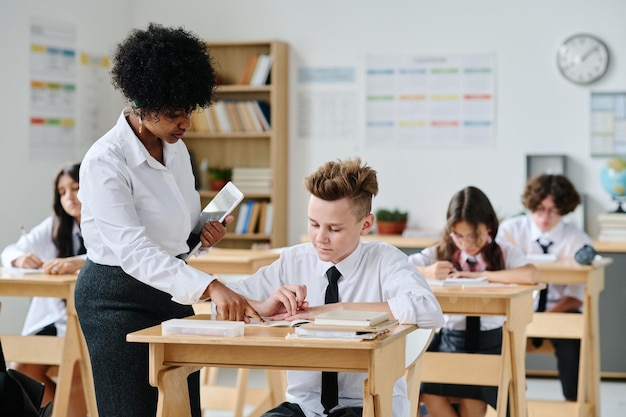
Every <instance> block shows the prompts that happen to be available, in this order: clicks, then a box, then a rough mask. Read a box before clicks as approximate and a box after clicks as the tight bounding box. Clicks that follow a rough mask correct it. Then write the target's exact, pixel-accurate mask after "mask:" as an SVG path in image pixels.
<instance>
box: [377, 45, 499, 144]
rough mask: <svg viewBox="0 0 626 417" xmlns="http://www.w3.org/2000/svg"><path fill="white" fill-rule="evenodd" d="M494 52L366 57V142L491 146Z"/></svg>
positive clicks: (493, 133)
mask: <svg viewBox="0 0 626 417" xmlns="http://www.w3.org/2000/svg"><path fill="white" fill-rule="evenodd" d="M494 109H495V56H494V55H493V54H471V55H469V54H468V55H441V56H419V55H415V56H412V55H392V56H390V55H369V56H368V57H367V58H366V137H367V140H366V142H367V145H368V146H371V147H377V146H385V147H388V146H397V145H401V146H413V147H443V148H445V147H459V146H461V147H463V146H468V147H469V146H472V147H483V148H484V147H491V146H493V145H494V144H495V110H494Z"/></svg>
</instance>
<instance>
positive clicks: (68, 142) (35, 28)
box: [28, 18, 77, 160]
mask: <svg viewBox="0 0 626 417" xmlns="http://www.w3.org/2000/svg"><path fill="white" fill-rule="evenodd" d="M76 66H77V65H76V28H75V26H74V25H73V24H68V23H59V22H52V21H47V20H45V19H39V18H34V19H32V20H31V26H30V112H29V115H30V123H29V126H30V128H29V138H28V140H29V143H28V144H29V158H30V159H31V160H43V159H52V158H57V159H69V158H72V157H73V156H74V143H75V141H76V73H77V69H76Z"/></svg>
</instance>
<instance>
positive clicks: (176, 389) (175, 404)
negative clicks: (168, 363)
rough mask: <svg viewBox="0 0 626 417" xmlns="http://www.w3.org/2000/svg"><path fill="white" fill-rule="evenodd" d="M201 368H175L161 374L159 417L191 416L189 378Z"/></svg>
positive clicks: (159, 381) (159, 383)
mask: <svg viewBox="0 0 626 417" xmlns="http://www.w3.org/2000/svg"><path fill="white" fill-rule="evenodd" d="M200 368H201V367H199V366H175V367H172V368H167V369H165V370H163V371H161V372H160V373H159V376H158V389H159V400H158V403H157V413H156V415H157V417H180V416H189V415H191V407H190V405H189V387H188V386H187V377H188V376H189V374H191V373H193V372H195V371H199V370H200Z"/></svg>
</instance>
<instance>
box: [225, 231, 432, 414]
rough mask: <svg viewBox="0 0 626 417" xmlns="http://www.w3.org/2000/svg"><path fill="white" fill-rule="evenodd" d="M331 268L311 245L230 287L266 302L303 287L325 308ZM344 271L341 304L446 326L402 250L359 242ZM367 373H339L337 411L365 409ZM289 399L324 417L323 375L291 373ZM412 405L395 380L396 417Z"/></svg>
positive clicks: (423, 324)
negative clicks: (375, 305)
mask: <svg viewBox="0 0 626 417" xmlns="http://www.w3.org/2000/svg"><path fill="white" fill-rule="evenodd" d="M331 266H333V264H332V263H330V262H323V261H321V260H320V259H319V258H318V256H317V253H316V251H315V248H314V247H313V245H312V244H311V243H303V244H300V245H296V246H292V247H289V248H287V249H285V250H284V251H283V252H282V254H281V256H280V258H279V259H278V260H276V261H275V262H274V263H272V264H271V265H269V266H266V267H263V268H261V269H260V270H259V271H258V272H256V273H255V274H254V275H252V276H250V277H249V278H248V279H245V280H243V281H239V282H236V283H231V284H229V287H230V288H231V289H233V290H234V291H236V292H238V293H240V294H243V295H244V296H246V297H248V298H250V299H256V300H261V301H262V300H265V299H266V298H267V297H269V296H270V295H271V294H272V293H274V292H275V291H276V290H277V289H278V288H280V287H281V286H283V285H287V284H304V285H306V287H307V297H306V299H307V301H308V302H309V303H310V305H311V306H319V305H322V304H324V295H325V291H326V286H327V285H328V279H327V278H326V270H328V268H330V267H331ZM335 266H336V267H337V269H338V270H339V272H340V273H341V278H340V279H339V281H338V284H337V285H338V287H339V302H353V301H358V302H381V301H387V302H388V303H389V307H390V309H391V311H392V312H393V315H394V317H396V318H397V319H398V320H399V321H400V322H401V323H412V324H418V325H419V326H420V327H424V328H437V327H439V326H441V325H442V324H443V317H442V314H441V307H440V306H439V302H438V301H437V299H436V298H435V296H434V295H433V293H432V291H431V290H430V288H429V286H428V284H427V283H426V280H425V279H424V277H422V275H421V274H420V273H419V271H417V270H416V269H415V268H413V267H411V266H410V265H409V263H408V262H407V257H406V255H405V254H404V253H402V252H401V251H400V250H399V249H397V248H395V247H393V246H391V245H389V244H387V243H383V242H367V243H360V244H359V245H358V246H357V248H356V249H355V250H354V252H353V253H352V254H350V256H348V257H347V258H345V259H344V260H342V261H341V262H339V263H338V264H336V265H335ZM365 378H366V374H364V373H339V378H338V385H339V407H348V406H362V404H363V380H364V379H365ZM287 380H288V387H287V401H289V402H293V403H298V404H299V405H300V406H301V407H302V410H303V411H304V413H305V415H306V416H307V417H318V416H322V415H324V411H323V407H322V404H321V402H320V390H321V372H311V371H288V372H287ZM408 412H409V403H408V399H407V396H406V384H405V381H404V378H400V379H399V380H398V381H396V384H395V386H394V393H393V416H394V417H400V416H402V417H405V416H408Z"/></svg>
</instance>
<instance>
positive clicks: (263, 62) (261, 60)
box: [250, 54, 272, 85]
mask: <svg viewBox="0 0 626 417" xmlns="http://www.w3.org/2000/svg"><path fill="white" fill-rule="evenodd" d="M271 68H272V56H271V55H270V54H261V55H259V57H258V58H257V60H256V65H255V67H254V72H253V73H252V77H251V78H250V85H265V84H267V81H268V79H269V75H270V70H271Z"/></svg>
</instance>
